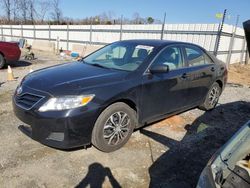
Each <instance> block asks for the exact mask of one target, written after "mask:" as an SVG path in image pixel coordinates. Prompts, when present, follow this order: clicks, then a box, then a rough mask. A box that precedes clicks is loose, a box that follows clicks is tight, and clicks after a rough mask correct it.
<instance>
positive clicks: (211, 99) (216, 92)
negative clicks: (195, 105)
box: [199, 82, 221, 111]
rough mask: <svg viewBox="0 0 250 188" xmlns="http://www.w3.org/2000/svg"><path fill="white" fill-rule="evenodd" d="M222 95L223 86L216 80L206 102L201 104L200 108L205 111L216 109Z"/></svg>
mask: <svg viewBox="0 0 250 188" xmlns="http://www.w3.org/2000/svg"><path fill="white" fill-rule="evenodd" d="M220 95H221V87H220V86H219V84H218V83H217V82H215V83H213V85H212V86H211V88H210V89H209V91H208V93H207V96H206V99H205V101H204V103H203V104H202V105H200V106H199V108H200V109H202V110H205V111H208V110H212V109H214V108H215V106H216V105H217V103H218V101H219V97H220Z"/></svg>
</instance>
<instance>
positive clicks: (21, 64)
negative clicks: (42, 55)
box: [3, 60, 32, 69]
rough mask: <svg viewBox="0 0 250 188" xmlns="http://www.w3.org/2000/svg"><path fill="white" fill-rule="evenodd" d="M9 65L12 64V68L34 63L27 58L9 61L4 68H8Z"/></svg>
mask: <svg viewBox="0 0 250 188" xmlns="http://www.w3.org/2000/svg"><path fill="white" fill-rule="evenodd" d="M8 65H10V66H11V68H17V67H28V66H30V65H32V63H31V62H29V61H25V60H19V61H13V62H7V63H6V64H5V66H4V67H3V69H7V68H8Z"/></svg>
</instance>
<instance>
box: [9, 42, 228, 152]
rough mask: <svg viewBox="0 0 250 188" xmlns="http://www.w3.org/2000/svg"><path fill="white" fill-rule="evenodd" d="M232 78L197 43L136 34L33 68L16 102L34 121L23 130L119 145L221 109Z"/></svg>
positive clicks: (70, 144)
mask: <svg viewBox="0 0 250 188" xmlns="http://www.w3.org/2000/svg"><path fill="white" fill-rule="evenodd" d="M226 81H227V69H226V67H225V64H224V63H222V62H221V61H219V60H218V59H216V58H215V57H214V56H212V55H211V54H209V53H208V52H206V50H204V49H203V48H201V47H199V46H197V45H194V44H189V43H183V42H174V41H164V40H128V41H120V42H115V43H112V44H110V45H107V46H105V47H103V48H102V49H100V50H98V51H96V52H94V53H92V54H90V55H89V56H87V57H85V58H83V59H82V61H81V62H75V63H66V64H62V65H58V66H53V67H49V68H45V69H41V70H38V71H35V72H33V73H31V74H29V75H27V76H26V77H25V78H24V79H23V80H22V82H21V83H20V85H19V86H18V88H17V90H16V91H15V94H14V96H13V106H14V111H15V114H16V116H17V117H18V118H19V119H20V120H22V121H23V122H25V123H27V124H29V125H30V126H23V127H21V130H23V131H24V132H25V133H26V134H27V135H29V136H31V137H32V138H33V139H35V140H37V141H39V142H42V143H44V144H46V145H49V146H52V147H56V148H61V149H67V148H74V147H78V146H82V145H87V144H91V143H92V144H93V145H94V146H95V147H97V148H98V149H100V150H102V151H105V152H111V151H114V150H117V149H119V148H121V147H122V146H123V145H124V144H125V143H126V142H127V141H128V139H129V137H130V136H131V134H132V132H133V130H134V129H136V128H139V127H142V126H144V125H146V124H149V123H151V122H154V121H157V120H160V119H163V118H166V117H168V116H171V115H173V114H176V113H180V112H183V111H186V110H188V109H191V108H194V107H198V106H199V107H200V108H202V109H204V110H211V109H213V108H214V107H215V106H216V104H217V102H218V99H219V96H220V94H221V92H222V90H223V89H224V86H225V84H226Z"/></svg>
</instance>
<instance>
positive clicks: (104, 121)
mask: <svg viewBox="0 0 250 188" xmlns="http://www.w3.org/2000/svg"><path fill="white" fill-rule="evenodd" d="M136 122H137V120H136V112H135V111H134V110H133V109H132V108H131V107H129V106H128V105H127V104H125V103H122V102H118V103H115V104H112V105H110V106H109V107H107V108H106V109H105V110H104V111H103V112H102V113H101V114H100V116H99V117H98V119H97V121H96V123H95V126H94V129H93V131H92V144H93V145H94V146H95V147H96V148H98V149H99V150H101V151H104V152H112V151H115V150H117V149H120V148H121V147H122V146H123V145H124V144H126V143H127V141H128V140H129V138H130V136H131V134H132V133H133V130H134V128H135V125H136Z"/></svg>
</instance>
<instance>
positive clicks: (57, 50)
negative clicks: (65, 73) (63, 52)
mask: <svg viewBox="0 0 250 188" xmlns="http://www.w3.org/2000/svg"><path fill="white" fill-rule="evenodd" d="M59 45H60V38H59V37H58V36H57V37H56V53H57V54H59Z"/></svg>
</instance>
